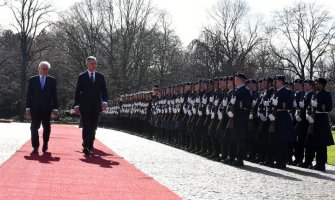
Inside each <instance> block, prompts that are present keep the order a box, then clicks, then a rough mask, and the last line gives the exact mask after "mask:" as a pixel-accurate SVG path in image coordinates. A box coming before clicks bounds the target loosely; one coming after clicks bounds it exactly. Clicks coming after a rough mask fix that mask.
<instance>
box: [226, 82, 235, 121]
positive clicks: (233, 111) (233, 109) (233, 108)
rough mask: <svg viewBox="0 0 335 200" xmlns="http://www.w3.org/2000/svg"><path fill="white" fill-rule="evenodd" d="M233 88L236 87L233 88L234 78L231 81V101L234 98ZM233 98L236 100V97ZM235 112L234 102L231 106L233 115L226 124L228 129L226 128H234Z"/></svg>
mask: <svg viewBox="0 0 335 200" xmlns="http://www.w3.org/2000/svg"><path fill="white" fill-rule="evenodd" d="M234 77H235V76H234ZM235 87H236V86H235V78H234V81H233V91H232V95H231V98H230V99H232V98H233V97H235V96H236V91H235ZM235 98H236V97H235ZM235 111H236V102H235V104H233V105H232V106H231V112H232V113H233V114H234V116H233V117H231V118H229V120H228V124H227V127H228V128H234V121H235V120H234V118H235Z"/></svg>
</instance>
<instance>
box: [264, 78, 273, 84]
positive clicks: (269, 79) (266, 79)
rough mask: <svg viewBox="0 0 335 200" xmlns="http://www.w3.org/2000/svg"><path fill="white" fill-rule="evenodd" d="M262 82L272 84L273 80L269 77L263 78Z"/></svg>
mask: <svg viewBox="0 0 335 200" xmlns="http://www.w3.org/2000/svg"><path fill="white" fill-rule="evenodd" d="M263 81H267V82H270V83H273V78H271V77H265V78H263Z"/></svg>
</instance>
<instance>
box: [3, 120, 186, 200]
mask: <svg viewBox="0 0 335 200" xmlns="http://www.w3.org/2000/svg"><path fill="white" fill-rule="evenodd" d="M27 131H29V130H27ZM40 142H41V143H43V142H42V134H40ZM41 146H42V145H41ZM95 148H96V150H95V151H94V154H95V156H93V157H91V158H89V157H84V155H83V153H82V152H81V129H78V128H75V127H72V126H65V125H55V126H52V132H51V138H50V142H49V150H48V151H49V152H50V153H45V154H43V153H42V152H41V148H40V149H39V151H40V153H39V155H30V153H31V151H32V147H31V143H30V141H29V142H27V143H26V144H25V145H23V147H22V148H21V149H20V150H19V151H17V152H16V154H14V155H13V156H12V157H11V158H10V159H9V160H7V161H6V162H5V163H3V164H2V165H0V199H1V200H4V199H34V200H37V199H43V200H45V199H109V200H110V199H122V200H123V199H132V200H136V199H180V198H179V197H178V196H177V195H176V194H174V193H173V192H172V191H170V190H169V189H168V188H166V187H165V186H163V185H161V184H159V183H158V182H157V181H155V180H153V179H152V178H151V177H149V176H148V175H146V174H144V173H143V172H141V171H139V170H138V169H136V168H135V167H134V166H133V165H131V164H130V163H128V162H127V161H126V160H124V159H123V158H121V157H119V156H118V155H116V154H115V153H114V152H112V151H111V150H110V149H108V148H107V147H106V146H104V145H103V144H102V143H101V142H99V141H97V140H96V141H95ZM157 167H159V166H157Z"/></svg>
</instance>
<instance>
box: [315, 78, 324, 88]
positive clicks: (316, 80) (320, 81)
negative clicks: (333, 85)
mask: <svg viewBox="0 0 335 200" xmlns="http://www.w3.org/2000/svg"><path fill="white" fill-rule="evenodd" d="M315 82H318V83H320V84H321V85H323V86H326V85H327V80H326V79H325V78H321V77H320V78H317V79H315Z"/></svg>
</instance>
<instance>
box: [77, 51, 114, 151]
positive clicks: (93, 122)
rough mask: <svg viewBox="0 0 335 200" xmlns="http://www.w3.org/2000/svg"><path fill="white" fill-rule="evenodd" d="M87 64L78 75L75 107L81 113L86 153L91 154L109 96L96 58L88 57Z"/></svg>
mask: <svg viewBox="0 0 335 200" xmlns="http://www.w3.org/2000/svg"><path fill="white" fill-rule="evenodd" d="M86 66H87V71H85V72H83V73H81V74H79V76H78V80H77V86H76V91H75V100H74V105H73V107H74V110H75V112H76V113H77V114H79V113H80V115H81V120H82V124H83V129H82V134H83V147H84V150H83V151H84V153H85V155H91V154H92V150H93V143H94V139H95V131H96V129H97V125H98V117H99V113H100V112H101V111H105V110H106V108H107V102H108V96H107V88H106V81H105V77H104V76H103V75H102V74H101V73H99V72H97V71H96V68H97V62H96V58H95V57H93V56H89V57H88V58H86Z"/></svg>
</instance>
